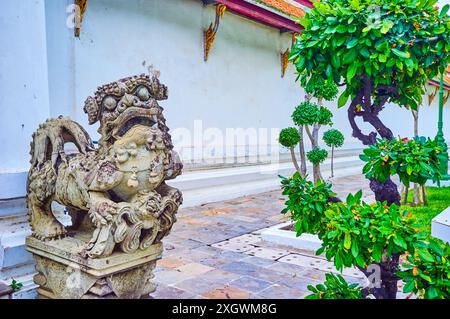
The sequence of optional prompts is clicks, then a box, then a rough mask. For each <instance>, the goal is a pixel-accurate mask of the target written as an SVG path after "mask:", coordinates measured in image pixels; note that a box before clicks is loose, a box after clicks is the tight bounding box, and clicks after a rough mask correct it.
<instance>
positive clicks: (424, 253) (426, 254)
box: [417, 248, 434, 262]
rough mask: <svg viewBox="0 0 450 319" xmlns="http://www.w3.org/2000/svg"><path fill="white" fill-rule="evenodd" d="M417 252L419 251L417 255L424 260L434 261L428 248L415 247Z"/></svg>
mask: <svg viewBox="0 0 450 319" xmlns="http://www.w3.org/2000/svg"><path fill="white" fill-rule="evenodd" d="M417 251H418V253H419V257H420V258H421V259H423V260H425V261H428V262H434V257H433V255H431V254H430V252H429V251H428V249H423V248H421V249H417Z"/></svg>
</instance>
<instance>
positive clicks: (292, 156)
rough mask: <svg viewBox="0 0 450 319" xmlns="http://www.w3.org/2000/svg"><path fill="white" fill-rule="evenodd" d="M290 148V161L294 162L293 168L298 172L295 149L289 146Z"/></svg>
mask: <svg viewBox="0 0 450 319" xmlns="http://www.w3.org/2000/svg"><path fill="white" fill-rule="evenodd" d="M289 149H290V150H291V159H292V163H294V166H295V169H296V170H297V172H299V173H300V174H301V172H300V167H298V163H297V159H296V158H295V151H294V148H293V147H290V148H289Z"/></svg>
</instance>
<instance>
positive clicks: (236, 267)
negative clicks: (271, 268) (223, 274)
mask: <svg viewBox="0 0 450 319" xmlns="http://www.w3.org/2000/svg"><path fill="white" fill-rule="evenodd" d="M219 268H220V269H222V270H225V271H228V272H232V273H235V274H240V275H243V276H244V275H247V276H252V277H253V276H255V275H256V274H257V273H258V271H260V270H262V269H264V268H262V267H259V266H255V265H252V264H249V263H246V262H243V261H233V262H231V263H228V264H225V265H222V266H219Z"/></svg>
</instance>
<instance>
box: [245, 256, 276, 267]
mask: <svg viewBox="0 0 450 319" xmlns="http://www.w3.org/2000/svg"><path fill="white" fill-rule="evenodd" d="M241 261H243V262H246V263H250V264H253V265H255V266H261V267H269V266H271V265H273V264H274V263H276V262H275V261H273V260H271V259H267V258H260V257H255V256H248V257H246V258H244V259H241Z"/></svg>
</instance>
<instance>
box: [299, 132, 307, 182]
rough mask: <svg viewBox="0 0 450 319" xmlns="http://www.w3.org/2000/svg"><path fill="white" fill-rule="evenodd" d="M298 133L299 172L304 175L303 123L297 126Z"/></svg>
mask: <svg viewBox="0 0 450 319" xmlns="http://www.w3.org/2000/svg"><path fill="white" fill-rule="evenodd" d="M298 134H299V135H300V142H299V143H298V150H299V155H300V174H301V175H302V177H305V176H306V154H305V141H304V139H303V125H300V126H299V127H298Z"/></svg>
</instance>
